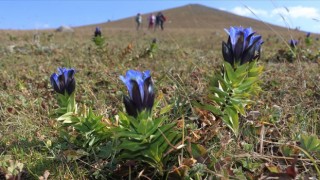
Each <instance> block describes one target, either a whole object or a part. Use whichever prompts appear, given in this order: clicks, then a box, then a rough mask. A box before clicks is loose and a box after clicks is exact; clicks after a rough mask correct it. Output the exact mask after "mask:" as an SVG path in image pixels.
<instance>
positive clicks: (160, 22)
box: [154, 12, 166, 30]
mask: <svg viewBox="0 0 320 180" xmlns="http://www.w3.org/2000/svg"><path fill="white" fill-rule="evenodd" d="M165 21H166V17H165V16H164V15H163V14H162V12H159V13H158V14H157V16H156V26H155V28H154V30H156V29H157V28H158V27H159V26H160V27H161V30H163V24H164V22H165Z"/></svg>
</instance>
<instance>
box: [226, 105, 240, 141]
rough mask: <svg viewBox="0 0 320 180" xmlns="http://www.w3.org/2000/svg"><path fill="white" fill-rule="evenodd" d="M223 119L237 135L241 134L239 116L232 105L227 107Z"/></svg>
mask: <svg viewBox="0 0 320 180" xmlns="http://www.w3.org/2000/svg"><path fill="white" fill-rule="evenodd" d="M222 120H223V121H224V122H225V123H226V124H227V126H228V127H229V128H230V129H231V130H232V131H233V132H234V134H235V135H236V136H238V134H239V116H238V113H237V111H236V110H235V109H233V108H232V107H226V108H225V111H224V116H223V117H222Z"/></svg>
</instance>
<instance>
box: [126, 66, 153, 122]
mask: <svg viewBox="0 0 320 180" xmlns="http://www.w3.org/2000/svg"><path fill="white" fill-rule="evenodd" d="M120 79H121V80H122V82H123V83H124V84H125V85H126V86H127V89H128V92H129V97H128V96H124V98H123V102H124V105H125V108H126V111H127V113H128V114H129V115H131V116H134V117H137V115H138V113H140V112H141V111H143V110H147V111H149V112H150V111H151V109H152V106H153V103H154V97H155V95H154V88H153V82H152V79H151V76H150V71H145V72H140V71H135V70H129V71H127V73H126V76H125V77H124V76H120Z"/></svg>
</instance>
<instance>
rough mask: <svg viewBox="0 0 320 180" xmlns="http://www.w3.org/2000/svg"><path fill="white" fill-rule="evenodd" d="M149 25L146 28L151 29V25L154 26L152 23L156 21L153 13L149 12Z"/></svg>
mask: <svg viewBox="0 0 320 180" xmlns="http://www.w3.org/2000/svg"><path fill="white" fill-rule="evenodd" d="M148 20H149V26H148V29H153V27H154V24H155V22H156V16H155V15H154V14H151V15H150V16H149V19H148Z"/></svg>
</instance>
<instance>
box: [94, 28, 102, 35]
mask: <svg viewBox="0 0 320 180" xmlns="http://www.w3.org/2000/svg"><path fill="white" fill-rule="evenodd" d="M101 35H102V33H101V29H100V28H99V27H96V30H95V31H94V37H98V36H101Z"/></svg>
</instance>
